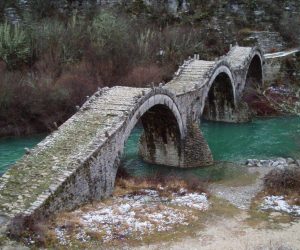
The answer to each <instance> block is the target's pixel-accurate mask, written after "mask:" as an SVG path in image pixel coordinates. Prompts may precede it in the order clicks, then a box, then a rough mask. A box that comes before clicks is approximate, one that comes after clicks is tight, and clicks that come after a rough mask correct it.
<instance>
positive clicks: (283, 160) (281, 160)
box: [277, 157, 286, 164]
mask: <svg viewBox="0 0 300 250" xmlns="http://www.w3.org/2000/svg"><path fill="white" fill-rule="evenodd" d="M277 161H278V162H279V163H281V164H286V159H284V158H282V157H280V158H278V159H277Z"/></svg>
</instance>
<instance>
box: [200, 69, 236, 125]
mask: <svg viewBox="0 0 300 250" xmlns="http://www.w3.org/2000/svg"><path fill="white" fill-rule="evenodd" d="M234 107H235V102H234V91H233V87H232V83H231V80H230V77H229V76H228V75H227V74H226V73H220V74H219V75H218V76H217V77H216V78H215V80H214V81H213V83H212V86H211V88H210V89H209V92H208V95H207V98H206V101H205V107H204V111H203V118H204V119H206V120H212V121H224V122H226V121H230V120H231V117H232V114H233V111H234Z"/></svg>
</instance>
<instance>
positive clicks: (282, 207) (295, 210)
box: [261, 195, 300, 216]
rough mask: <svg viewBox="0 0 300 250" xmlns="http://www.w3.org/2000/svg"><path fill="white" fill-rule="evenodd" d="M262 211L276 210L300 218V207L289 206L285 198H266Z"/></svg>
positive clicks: (273, 196)
mask: <svg viewBox="0 0 300 250" xmlns="http://www.w3.org/2000/svg"><path fill="white" fill-rule="evenodd" d="M261 209H262V210H269V209H271V210H275V211H279V212H286V213H289V214H293V215H297V216H300V206H296V205H289V204H288V203H287V202H286V201H285V200H284V197H283V196H275V195H272V196H266V197H265V199H264V202H263V204H262V206H261Z"/></svg>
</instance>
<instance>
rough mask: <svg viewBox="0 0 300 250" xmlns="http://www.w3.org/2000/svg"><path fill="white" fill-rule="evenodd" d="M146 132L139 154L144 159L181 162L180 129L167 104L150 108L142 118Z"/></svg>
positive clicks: (168, 163)
mask: <svg viewBox="0 0 300 250" xmlns="http://www.w3.org/2000/svg"><path fill="white" fill-rule="evenodd" d="M140 121H141V124H142V126H143V129H144V132H143V134H142V135H141V137H140V142H139V155H140V156H141V157H142V158H143V160H144V161H146V162H150V163H156V164H161V165H168V166H178V165H179V164H180V152H181V150H180V141H181V136H180V130H179V126H178V122H177V120H176V117H175V116H174V114H173V113H172V111H171V110H170V109H169V108H168V107H167V106H165V105H162V104H158V105H155V106H153V107H152V108H150V109H149V110H148V111H147V112H146V113H145V114H144V115H143V116H142V117H141V118H140Z"/></svg>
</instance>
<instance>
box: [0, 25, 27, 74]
mask: <svg viewBox="0 0 300 250" xmlns="http://www.w3.org/2000/svg"><path fill="white" fill-rule="evenodd" d="M29 56H30V45H29V39H28V36H27V34H26V33H25V31H24V30H22V29H21V28H20V26H18V25H16V26H12V25H9V24H8V23H4V24H0V58H1V59H2V60H3V61H4V62H5V63H6V65H7V68H8V69H15V68H17V67H19V66H20V65H21V64H24V63H26V62H27V61H28V59H29Z"/></svg>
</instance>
